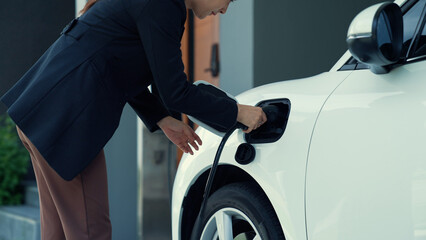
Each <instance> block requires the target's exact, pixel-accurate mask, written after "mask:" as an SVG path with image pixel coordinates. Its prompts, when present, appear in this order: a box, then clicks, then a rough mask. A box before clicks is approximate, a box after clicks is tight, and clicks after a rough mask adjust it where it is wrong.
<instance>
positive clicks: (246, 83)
mask: <svg viewBox="0 0 426 240" xmlns="http://www.w3.org/2000/svg"><path fill="white" fill-rule="evenodd" d="M253 6H254V0H241V1H236V2H235V3H231V4H229V7H228V11H227V13H226V14H225V15H221V16H220V61H221V62H220V68H221V70H220V71H221V72H220V87H221V88H222V89H224V90H225V91H227V92H229V93H230V94H233V95H237V94H239V93H241V92H243V91H245V90H248V89H250V88H252V87H253V78H254V77H253V63H254V59H253V54H254V41H253V40H254V39H253V37H254V35H253V34H254V31H253V30H254V28H253V23H254V22H253V20H254V19H253V14H254V11H253V10H254V9H253Z"/></svg>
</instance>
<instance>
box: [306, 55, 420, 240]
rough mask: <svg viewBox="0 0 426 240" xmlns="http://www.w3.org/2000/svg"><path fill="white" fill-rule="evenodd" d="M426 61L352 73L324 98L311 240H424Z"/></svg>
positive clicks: (311, 190) (311, 198) (314, 148)
mask: <svg viewBox="0 0 426 240" xmlns="http://www.w3.org/2000/svg"><path fill="white" fill-rule="evenodd" d="M425 76H426V61H421V62H416V63H411V64H406V65H403V66H400V67H398V68H396V69H394V70H392V71H391V72H390V73H388V74H382V75H376V74H374V73H372V72H371V71H369V70H357V71H354V72H353V73H352V74H351V75H350V76H349V77H348V78H347V79H346V80H345V81H344V82H343V83H342V84H341V85H339V87H338V88H337V89H336V91H335V92H333V94H332V95H331V96H330V98H329V99H328V100H327V102H326V104H325V105H324V108H323V109H322V111H321V113H320V116H319V118H318V121H317V124H316V126H315V130H314V134H313V137H312V143H311V148H310V153H309V159H308V171H307V189H306V212H307V229H308V236H309V239H310V240H321V239H327V240H329V239H347V240H351V239H366V236H365V234H366V233H368V239H389V240H392V239H395V240H397V239H407V240H408V239H413V240H414V239H415V240H419V239H426V159H425V156H426V147H425V144H426V85H425V81H426V77H425Z"/></svg>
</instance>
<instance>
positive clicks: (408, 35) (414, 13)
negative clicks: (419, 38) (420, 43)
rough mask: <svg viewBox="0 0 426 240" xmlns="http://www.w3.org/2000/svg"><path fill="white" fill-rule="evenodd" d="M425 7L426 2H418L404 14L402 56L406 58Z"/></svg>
mask: <svg viewBox="0 0 426 240" xmlns="http://www.w3.org/2000/svg"><path fill="white" fill-rule="evenodd" d="M425 5H426V0H419V1H418V2H417V3H416V4H414V6H412V7H411V8H410V9H409V10H408V11H407V12H406V13H405V14H404V38H403V39H404V41H403V54H402V56H406V53H407V51H408V49H409V47H410V44H411V40H412V39H413V37H414V34H415V30H416V28H417V25H418V24H419V20H420V17H421V16H422V13H423V11H424V8H425Z"/></svg>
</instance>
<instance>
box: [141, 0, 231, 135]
mask: <svg viewBox="0 0 426 240" xmlns="http://www.w3.org/2000/svg"><path fill="white" fill-rule="evenodd" d="M185 19H186V7H185V5H184V1H183V0H150V1H149V2H148V3H147V5H146V6H145V7H144V9H143V10H142V13H141V14H140V15H139V17H138V18H137V19H136V21H137V22H136V24H137V28H138V32H139V36H140V38H141V40H142V44H143V46H144V49H145V52H146V55H147V59H148V62H149V65H150V68H151V72H152V75H153V79H154V82H155V84H156V86H157V88H158V92H159V95H160V97H161V99H162V101H163V103H164V104H165V105H166V107H167V109H170V110H174V111H177V112H181V113H185V114H188V115H191V116H193V117H196V118H198V119H200V120H202V121H204V122H206V123H208V122H212V123H215V124H218V125H220V126H222V127H224V128H225V129H229V128H231V127H232V126H233V125H234V124H235V123H236V119H237V114H238V107H237V104H236V102H235V100H233V99H232V98H229V97H217V96H214V95H213V94H210V93H208V92H206V91H203V90H202V89H200V88H198V87H197V86H195V85H194V84H192V83H189V82H188V81H187V77H186V75H185V73H184V65H183V62H182V53H181V50H180V42H181V38H182V33H183V30H184V23H185Z"/></svg>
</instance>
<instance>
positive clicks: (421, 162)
mask: <svg viewBox="0 0 426 240" xmlns="http://www.w3.org/2000/svg"><path fill="white" fill-rule="evenodd" d="M425 5H426V0H417V1H416V0H407V1H403V0H400V1H396V2H395V3H380V4H377V5H374V6H372V7H370V8H367V9H366V10H364V11H362V12H361V13H360V14H359V15H357V16H356V17H355V19H354V20H353V22H352V23H351V26H350V27H349V31H348V38H347V42H348V45H349V51H348V52H347V53H345V54H344V55H343V56H342V58H341V59H340V60H339V61H338V62H337V63H336V64H335V66H334V67H333V68H332V69H331V70H330V71H329V72H326V73H322V74H319V75H317V76H314V77H310V78H306V79H299V80H293V81H283V82H278V83H273V84H268V85H264V86H261V87H257V88H254V89H251V90H249V91H247V92H244V93H243V94H241V95H239V96H237V100H238V102H239V103H242V104H250V105H259V104H260V106H265V105H274V106H277V107H278V108H279V109H280V111H282V113H283V114H284V116H285V119H284V120H282V121H279V123H278V124H277V125H276V126H275V129H272V130H271V129H269V130H268V132H267V133H264V134H262V133H261V132H259V131H258V132H257V133H254V134H252V135H246V134H244V133H243V132H242V131H240V130H237V131H235V132H234V133H233V134H232V135H231V136H230V138H229V139H228V141H227V143H226V145H225V147H224V149H223V153H222V155H221V158H220V162H219V166H218V170H217V172H216V176H215V179H214V183H213V188H212V193H211V195H210V197H209V200H208V203H207V206H206V209H205V213H206V214H205V216H204V219H202V227H201V228H200V229H195V228H193V226H194V222H195V219H196V218H197V215H198V212H199V210H200V204H201V202H202V198H203V193H204V187H205V185H206V179H207V175H208V173H209V170H210V168H211V165H212V162H213V158H214V156H215V153H216V150H217V147H218V144H219V142H220V140H221V138H220V137H219V136H217V135H215V134H213V133H211V132H210V131H208V130H206V129H204V128H199V129H198V130H197V133H198V134H199V136H200V137H201V139H203V145H202V146H201V148H200V150H199V151H198V152H197V154H195V155H193V156H191V155H188V154H186V155H184V157H183V158H182V161H181V163H180V166H179V169H178V172H177V175H176V178H175V182H174V187H173V199H172V226H173V230H172V231H173V239H185V240H186V239H190V236H191V234H193V236H194V234H195V236H198V237H199V238H200V239H203V240H204V239H208V240H216V239H220V240H229V239H263V240H267V239H287V240H307V239H309V240H335V239H339V240H340V239H344V240H351V239H354V240H355V239H356V240H360V239H362V240H364V239H372V240H373V239H374V240H381V239H386V240H393V239H394V240H410V239H412V240H420V239H423V240H424V239H426V28H425V22H426V17H425V14H426V7H425ZM399 6H400V7H399ZM401 13H402V14H401ZM351 53H352V55H353V56H352V55H351ZM259 130H260V129H259ZM245 142H250V143H251V144H252V146H254V149H255V156H254V160H253V161H252V162H250V163H248V164H246V163H244V164H241V163H238V162H237V161H236V160H235V155H236V151H237V148H238V146H239V145H240V144H242V143H245ZM252 156H253V155H252Z"/></svg>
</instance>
